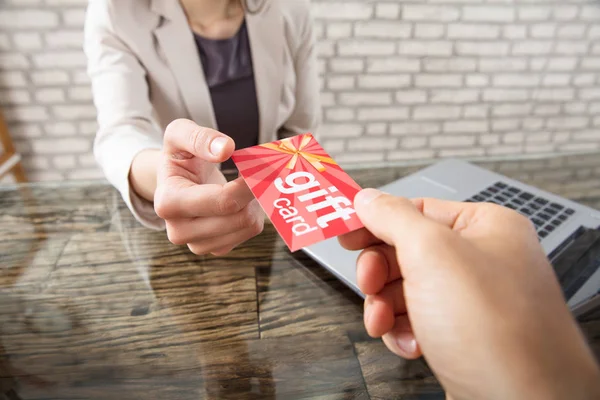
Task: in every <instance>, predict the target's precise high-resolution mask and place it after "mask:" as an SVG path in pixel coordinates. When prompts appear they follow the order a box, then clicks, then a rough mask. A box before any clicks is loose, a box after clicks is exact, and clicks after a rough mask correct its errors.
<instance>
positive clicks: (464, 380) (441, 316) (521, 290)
mask: <svg viewBox="0 0 600 400" xmlns="http://www.w3.org/2000/svg"><path fill="white" fill-rule="evenodd" d="M355 207H356V211H357V213H358V216H359V217H360V219H361V221H362V222H363V223H364V225H365V227H366V228H367V229H368V230H367V229H364V230H359V231H355V232H351V233H349V234H347V235H345V236H343V237H341V238H340V240H341V243H342V244H343V245H344V246H345V247H346V248H349V249H353V250H358V249H365V250H364V251H363V253H362V254H361V255H360V257H359V259H358V270H357V279H358V285H359V287H360V288H361V290H362V291H363V292H364V293H365V294H366V295H367V297H366V301H365V325H366V328H367V331H368V332H369V334H370V335H371V336H374V337H379V336H383V341H384V342H385V344H386V346H387V347H388V348H389V349H390V350H391V351H393V352H394V353H396V354H398V355H400V356H403V357H406V358H416V357H419V356H420V355H421V354H424V356H425V358H426V359H427V361H428V362H429V364H430V366H431V367H432V369H433V370H434V372H435V373H436V375H437V377H438V378H439V380H440V382H441V383H442V385H443V386H444V388H445V389H446V391H447V393H448V394H450V395H451V396H452V398H455V399H565V398H569V399H592V398H600V371H599V370H598V366H597V365H596V364H595V362H594V359H593V356H592V354H591V352H590V350H589V348H588V347H587V346H586V343H585V340H584V338H583V336H582V335H581V333H580V332H579V330H578V328H577V326H576V324H575V321H574V320H573V318H572V317H571V315H570V313H569V310H568V308H567V306H566V304H565V300H564V298H563V296H562V293H561V290H560V287H559V285H558V282H557V279H556V277H555V274H554V272H553V270H552V267H551V265H550V263H549V262H548V259H547V258H546V256H545V254H544V252H543V250H542V247H541V246H540V244H539V241H538V238H537V236H536V233H535V230H534V228H533V225H532V224H531V223H530V222H529V221H528V220H527V219H526V218H524V217H522V216H521V215H519V214H518V213H516V212H514V211H512V210H509V209H507V208H504V207H501V206H496V205H492V204H473V203H456V202H448V201H441V200H434V199H425V200H423V199H421V200H414V201H412V202H411V201H408V200H406V199H402V198H396V197H393V196H390V195H386V194H382V193H381V192H378V191H376V190H372V189H368V190H364V191H362V192H360V193H359V194H358V195H357V196H356V199H355Z"/></svg>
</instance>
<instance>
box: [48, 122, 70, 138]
mask: <svg viewBox="0 0 600 400" xmlns="http://www.w3.org/2000/svg"><path fill="white" fill-rule="evenodd" d="M44 131H45V132H46V134H47V135H50V136H74V135H76V134H77V128H76V127H75V124H73V123H71V122H51V123H46V124H44Z"/></svg>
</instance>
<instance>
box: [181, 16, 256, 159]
mask: <svg viewBox="0 0 600 400" xmlns="http://www.w3.org/2000/svg"><path fill="white" fill-rule="evenodd" d="M194 36H195V39H196V46H197V47H198V53H199V54H200V60H201V62H202V66H203V68H204V75H205V78H206V82H207V84H208V88H209V90H210V95H211V99H212V104H213V109H214V112H215V118H216V122H217V129H218V130H219V131H220V132H223V133H224V134H226V135H228V136H230V137H231V138H232V139H233V140H234V141H235V148H236V149H243V148H245V147H250V146H255V145H257V144H258V132H259V115H258V101H257V99H256V87H255V85H254V70H253V67H252V56H251V55H252V53H251V51H250V40H249V37H248V30H247V27H246V22H245V21H244V22H243V23H242V25H241V27H240V29H239V30H238V32H237V33H236V34H235V35H234V36H233V37H231V38H228V39H219V40H214V39H207V38H205V37H202V36H199V35H197V34H194ZM190 84H193V83H192V82H190ZM222 169H223V170H225V169H235V165H234V164H233V162H232V161H231V160H228V161H226V162H225V163H223V165H222Z"/></svg>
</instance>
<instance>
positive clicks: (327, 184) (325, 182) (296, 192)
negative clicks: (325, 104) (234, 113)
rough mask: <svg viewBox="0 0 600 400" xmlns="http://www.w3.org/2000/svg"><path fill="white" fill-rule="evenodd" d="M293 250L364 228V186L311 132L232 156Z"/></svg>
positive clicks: (238, 152)
mask: <svg viewBox="0 0 600 400" xmlns="http://www.w3.org/2000/svg"><path fill="white" fill-rule="evenodd" d="M232 159H233V162H234V163H235V165H236V166H237V168H238V170H239V171H240V174H241V176H242V177H243V178H244V180H245V181H246V183H247V184H248V186H249V187H250V189H251V190H252V193H254V196H256V198H257V199H258V202H259V203H260V205H261V206H262V208H263V210H264V211H265V213H266V214H267V216H268V217H269V219H270V220H271V222H272V223H273V225H274V226H275V229H277V232H278V233H279V235H281V237H282V238H283V240H284V241H285V243H286V244H287V246H288V247H289V248H290V250H291V251H292V252H294V251H297V250H299V249H301V248H303V247H306V246H309V245H311V244H314V243H317V242H320V241H322V240H325V239H329V238H331V237H334V236H338V235H342V234H344V233H348V232H351V231H353V230H356V229H359V228H362V227H363V225H362V223H361V222H360V220H359V219H358V216H357V215H356V211H355V210H354V197H355V196H356V194H357V193H358V192H359V191H360V190H361V188H360V186H358V185H357V184H356V182H354V180H352V178H350V176H349V175H348V174H346V173H345V172H344V170H342V168H341V167H340V166H339V165H337V164H336V162H335V161H334V160H333V159H332V158H331V157H330V156H329V154H327V152H325V150H323V148H322V147H321V145H319V143H318V142H317V141H316V139H315V138H314V137H313V135H311V134H303V135H298V136H294V137H291V138H287V139H284V140H277V141H275V142H272V143H266V144H261V145H258V146H254V147H249V148H246V149H242V150H237V151H235V152H234V153H233V156H232Z"/></svg>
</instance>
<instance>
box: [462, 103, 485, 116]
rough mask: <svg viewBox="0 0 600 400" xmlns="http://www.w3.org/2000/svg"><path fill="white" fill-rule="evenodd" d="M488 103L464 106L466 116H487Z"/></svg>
mask: <svg viewBox="0 0 600 400" xmlns="http://www.w3.org/2000/svg"><path fill="white" fill-rule="evenodd" d="M489 109H490V108H489V106H488V105H482V104H477V105H468V106H464V108H463V117H464V118H486V117H487V115H488V113H489Z"/></svg>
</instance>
